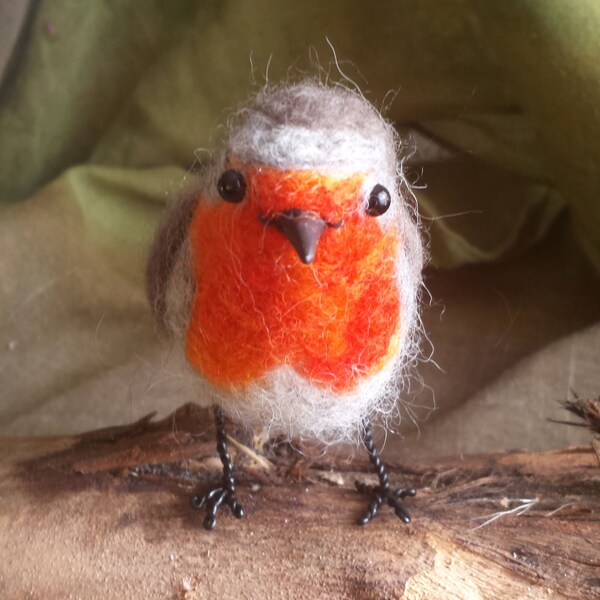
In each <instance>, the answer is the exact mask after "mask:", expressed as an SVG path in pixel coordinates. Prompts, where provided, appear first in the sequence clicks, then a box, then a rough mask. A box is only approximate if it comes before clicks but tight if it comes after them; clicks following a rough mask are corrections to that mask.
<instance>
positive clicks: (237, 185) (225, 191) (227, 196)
mask: <svg viewBox="0 0 600 600" xmlns="http://www.w3.org/2000/svg"><path fill="white" fill-rule="evenodd" d="M217 189H218V190H219V194H221V198H223V200H227V202H241V201H242V200H243V199H244V195H245V194H246V180H245V179H244V176H243V175H242V174H241V173H240V172H239V171H235V170H234V169H228V170H227V171H225V172H224V173H223V174H222V175H221V177H219V181H218V182H217Z"/></svg>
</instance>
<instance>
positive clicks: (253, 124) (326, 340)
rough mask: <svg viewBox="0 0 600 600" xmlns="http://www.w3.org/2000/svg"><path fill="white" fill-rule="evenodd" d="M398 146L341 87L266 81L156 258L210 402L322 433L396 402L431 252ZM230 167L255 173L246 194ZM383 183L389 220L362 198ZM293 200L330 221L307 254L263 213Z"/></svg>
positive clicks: (338, 436)
mask: <svg viewBox="0 0 600 600" xmlns="http://www.w3.org/2000/svg"><path fill="white" fill-rule="evenodd" d="M400 150H401V147H400V144H399V140H398V138H397V135H396V133H395V131H394V129H393V128H392V127H391V126H390V125H389V124H388V123H386V121H385V120H384V119H383V118H382V117H381V116H380V115H379V113H378V112H377V111H376V110H375V108H374V107H373V106H372V105H370V104H369V103H368V102H367V101H366V100H365V99H364V98H363V97H362V96H361V95H360V94H358V93H356V92H354V91H350V90H348V89H345V88H343V87H327V86H324V85H321V84H318V83H314V82H304V83H302V84H296V85H291V86H280V87H277V88H265V89H264V90H262V91H261V92H260V93H259V94H258V95H257V96H256V97H255V98H254V99H253V100H252V101H251V102H249V103H248V105H246V106H245V107H243V108H242V110H241V111H239V113H237V114H236V115H235V116H234V117H233V118H232V120H231V122H230V131H229V136H228V139H227V140H226V142H225V143H224V147H223V148H222V149H221V150H220V151H219V152H217V153H216V154H215V156H216V159H215V162H214V164H213V165H212V166H211V167H210V168H208V169H206V171H205V172H204V174H203V176H202V180H201V182H200V184H199V186H198V191H197V192H196V195H195V196H194V201H190V199H189V197H188V198H186V199H184V200H182V201H181V202H180V203H176V204H175V206H174V207H173V208H172V211H171V213H170V215H169V216H168V217H167V220H166V221H165V224H164V225H163V227H162V230H161V232H159V234H158V236H157V242H156V243H155V245H154V248H153V251H152V254H151V259H150V262H149V266H148V282H149V284H148V289H149V296H150V300H151V303H152V305H153V307H154V309H155V312H156V315H157V318H158V319H159V320H160V321H162V322H163V323H164V324H165V325H166V327H167V328H168V329H170V330H171V331H173V332H174V333H175V334H176V335H178V336H183V339H182V342H183V344H184V346H185V352H186V355H187V357H188V360H189V361H190V362H191V364H192V365H193V366H194V368H195V369H196V370H197V372H198V375H199V390H200V392H201V394H202V396H203V401H204V402H205V403H207V404H209V403H216V404H218V405H220V406H221V407H222V408H223V409H224V411H225V412H226V413H227V414H228V415H229V416H231V417H232V418H234V419H236V420H238V421H241V422H243V423H245V424H246V425H248V426H251V427H256V426H260V427H265V428H267V429H268V430H269V431H270V432H271V433H273V434H275V433H276V434H283V435H286V436H289V437H301V438H315V439H317V440H320V441H322V442H326V443H328V442H338V441H347V440H356V439H357V437H358V433H359V431H360V423H361V421H362V420H363V419H365V418H367V417H373V416H374V415H375V414H376V413H382V412H383V413H386V414H388V413H391V412H393V410H394V406H395V405H396V403H397V400H398V397H399V391H400V389H401V385H402V381H403V375H404V374H405V372H406V368H407V366H408V365H409V364H412V363H413V362H414V360H415V358H416V355H417V342H416V339H417V333H416V332H417V329H418V327H417V325H418V298H419V290H420V285H421V268H422V263H423V252H422V248H421V242H420V237H419V231H418V225H417V220H416V215H415V214H413V209H412V208H411V205H410V203H409V202H407V201H406V200H405V199H404V198H402V197H401V195H400V189H401V188H403V189H408V188H407V186H406V185H405V183H404V181H403V178H402V172H401V166H400V161H399V156H398V154H399V151H400ZM227 169H236V170H237V171H239V172H240V173H242V174H243V175H244V178H245V181H246V186H247V187H246V194H245V197H244V199H243V200H242V202H240V203H239V204H238V203H231V202H226V201H225V200H223V199H222V198H221V197H220V195H219V193H218V189H217V182H218V179H219V177H220V175H221V174H222V173H223V172H224V171H225V170H227ZM376 184H380V185H383V186H385V187H386V188H387V190H388V191H389V193H390V195H391V206H390V208H389V210H388V211H387V212H386V213H385V214H384V215H382V216H379V217H373V216H370V215H368V214H367V213H366V211H365V209H366V206H367V202H368V196H369V193H370V192H371V190H372V189H373V187H374V186H375V185H376ZM190 207H191V208H190ZM290 209H295V210H304V211H309V212H310V213H316V214H318V215H319V216H320V217H321V218H322V219H323V220H325V221H326V222H327V223H328V225H329V226H328V227H326V228H325V230H324V232H323V234H322V236H321V238H320V240H319V243H318V245H317V250H316V257H315V260H314V262H313V263H311V264H309V265H306V264H304V263H302V262H301V261H300V259H299V257H298V255H297V254H296V252H295V250H294V249H293V247H292V245H291V243H290V242H289V241H288V240H287V239H286V237H285V236H284V235H283V234H282V233H281V232H280V231H279V230H277V229H276V228H275V227H273V226H271V225H269V224H268V220H269V218H271V217H273V216H275V215H277V214H281V213H282V212H283V211H286V210H290ZM182 228H183V229H184V230H185V231H184V233H183V234H182V233H181V231H180V230H181V229H182Z"/></svg>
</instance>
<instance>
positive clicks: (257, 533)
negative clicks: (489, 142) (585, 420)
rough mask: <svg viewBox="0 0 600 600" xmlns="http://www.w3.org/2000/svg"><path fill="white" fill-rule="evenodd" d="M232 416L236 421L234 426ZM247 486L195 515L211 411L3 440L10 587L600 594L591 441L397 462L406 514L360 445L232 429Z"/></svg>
mask: <svg viewBox="0 0 600 600" xmlns="http://www.w3.org/2000/svg"><path fill="white" fill-rule="evenodd" d="M231 431H233V430H231ZM235 440H236V441H232V443H231V444H230V447H231V452H232V455H234V457H235V459H236V462H237V469H238V475H239V499H240V501H241V502H242V503H243V505H244V508H245V510H246V513H247V516H246V518H245V519H242V520H236V519H234V518H233V516H232V515H231V514H230V513H229V511H228V509H227V508H226V507H224V508H222V510H221V511H220V513H219V516H218V522H217V527H216V529H215V530H213V531H211V532H208V531H205V530H204V529H203V528H202V519H203V516H204V515H203V514H202V513H199V512H198V511H195V510H193V509H192V508H191V507H190V505H189V498H190V496H191V495H192V494H193V493H195V492H198V491H201V490H202V489H203V488H206V487H207V485H209V484H210V483H211V482H214V481H217V480H218V479H219V475H220V463H219V460H218V457H217V455H216V452H215V448H214V429H213V427H212V425H211V423H210V420H209V418H208V415H207V413H206V411H204V410H202V409H199V408H198V407H194V406H193V405H186V406H184V407H182V408H181V409H179V410H178V411H177V412H176V413H174V414H173V415H172V416H170V417H169V418H167V419H164V420H162V421H158V422H154V421H152V420H151V418H150V417H146V418H144V419H142V420H140V421H138V422H137V423H135V424H133V425H131V426H126V427H115V428H111V429H104V430H100V431H96V432H92V433H88V434H85V435H82V436H80V437H77V438H44V439H41V438H38V439H4V440H1V442H0V453H1V454H0V456H1V458H0V501H1V504H0V598H6V599H13V598H15V599H16V598H31V599H34V598H40V599H42V598H43V599H53V598H86V599H87V598H103V599H105V600H109V599H113V598H119V599H123V598H148V599H151V598H185V599H194V598H311V599H312V598H361V599H365V598H366V599H369V598H408V599H437V598H440V599H441V598H443V599H456V598H544V599H547V598H569V599H577V598H586V599H588V598H600V520H599V519H600V461H599V458H598V456H597V455H596V453H595V452H594V450H593V448H592V446H591V445H590V446H589V447H576V448H566V449H564V450H560V451H555V452H546V453H542V454H529V453H524V452H514V453H508V454H501V455H485V456H464V457H460V458H449V459H444V460H440V461H437V462H436V463H434V464H421V463H419V462H417V461H416V460H413V459H411V462H410V466H408V464H407V465H406V466H404V465H398V464H396V465H390V467H391V473H392V480H393V483H398V484H399V485H400V484H402V485H414V486H415V487H417V488H418V489H419V492H418V495H417V497H416V498H414V499H408V500H407V505H408V507H409V510H410V512H411V514H412V517H413V522H412V523H411V524H410V525H408V526H406V525H403V524H402V523H401V522H400V520H399V519H397V518H396V517H395V516H394V514H393V512H392V510H391V509H389V508H388V507H383V508H382V509H381V514H379V515H378V516H377V517H376V518H375V519H374V520H373V521H372V522H371V523H370V524H369V525H368V526H366V527H360V526H358V525H356V524H355V521H356V519H357V518H358V517H359V516H360V515H361V514H362V512H363V511H364V509H365V506H366V504H365V498H364V497H361V496H360V495H359V494H358V493H357V492H356V491H355V490H354V489H353V488H354V481H355V480H356V479H360V480H363V481H371V480H373V479H374V478H373V476H372V474H371V471H370V469H369V466H368V463H367V462H366V461H365V460H364V459H363V457H362V454H360V453H357V455H356V458H355V460H353V461H352V462H350V461H349V460H348V457H347V456H345V455H344V454H343V453H342V452H341V451H340V452H337V453H335V455H333V454H332V453H331V452H330V453H328V454H327V455H324V456H317V457H316V458H313V459H311V460H309V459H307V458H301V457H300V455H298V454H297V453H296V452H295V451H293V450H292V449H291V448H290V447H289V446H287V445H285V444H280V445H274V446H267V447H265V448H263V451H264V453H261V454H258V453H256V452H255V451H254V450H253V449H252V446H253V445H255V444H252V443H251V442H252V441H251V440H247V439H244V436H243V435H242V434H241V433H239V432H236V433H235Z"/></svg>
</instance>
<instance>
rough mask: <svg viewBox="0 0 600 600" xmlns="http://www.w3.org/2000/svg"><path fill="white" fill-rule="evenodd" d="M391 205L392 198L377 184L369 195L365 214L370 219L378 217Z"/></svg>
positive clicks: (385, 189)
mask: <svg viewBox="0 0 600 600" xmlns="http://www.w3.org/2000/svg"><path fill="white" fill-rule="evenodd" d="M391 203H392V196H391V195H390V193H389V192H388V190H387V188H385V187H383V186H382V185H381V184H380V183H378V184H377V185H376V186H375V187H374V188H373V189H372V190H371V193H370V194H369V200H368V203H367V214H368V215H370V216H371V217H380V216H381V215H382V214H383V213H385V212H386V211H387V209H388V208H389V207H390V204H391Z"/></svg>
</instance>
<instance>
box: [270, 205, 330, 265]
mask: <svg viewBox="0 0 600 600" xmlns="http://www.w3.org/2000/svg"><path fill="white" fill-rule="evenodd" d="M265 222H266V223H268V224H269V225H274V226H275V227H277V229H279V231H281V233H283V235H285V237H286V238H287V239H288V240H289V241H290V243H291V244H292V246H294V249H295V250H296V252H297V253H298V256H299V257H300V260H301V261H302V262H303V263H304V264H306V265H309V264H310V263H311V262H312V261H313V260H314V259H315V253H316V250H317V244H318V243H319V239H320V238H321V234H322V233H323V230H324V229H325V227H326V226H327V225H328V223H327V221H324V220H323V219H321V217H320V216H319V215H317V214H316V213H314V212H309V211H306V210H300V209H297V208H294V209H292V210H286V211H285V212H282V213H280V214H278V215H275V216H274V217H270V218H268V219H265Z"/></svg>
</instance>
